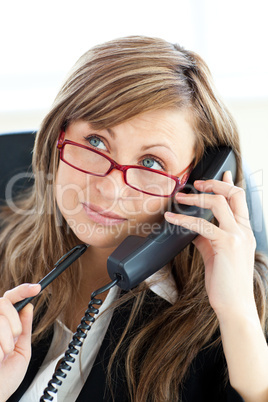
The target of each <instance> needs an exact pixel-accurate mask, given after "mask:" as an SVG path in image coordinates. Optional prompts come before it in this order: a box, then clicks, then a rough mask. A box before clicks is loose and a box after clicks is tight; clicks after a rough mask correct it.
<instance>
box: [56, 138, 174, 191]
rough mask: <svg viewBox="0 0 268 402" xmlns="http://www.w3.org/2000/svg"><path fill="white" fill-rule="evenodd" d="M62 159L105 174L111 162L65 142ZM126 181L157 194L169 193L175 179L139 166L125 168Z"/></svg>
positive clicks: (132, 185) (89, 171)
mask: <svg viewBox="0 0 268 402" xmlns="http://www.w3.org/2000/svg"><path fill="white" fill-rule="evenodd" d="M63 159H64V160H65V162H67V163H68V164H70V165H71V166H73V167H74V168H78V169H81V170H83V171H85V172H87V173H91V174H93V175H94V174H95V175H100V176H105V174H106V173H107V172H108V170H109V169H110V167H111V162H110V161H109V160H108V159H106V158H105V157H103V156H102V155H99V154H97V153H95V152H91V151H90V150H89V149H85V148H81V147H78V146H75V145H73V144H65V146H64V153H63ZM126 182H127V184H128V185H129V186H130V187H133V188H135V189H136V190H140V191H144V192H147V193H150V194H153V195H159V196H167V195H170V194H171V193H172V192H173V190H174V188H175V185H176V182H175V180H174V179H172V178H170V177H167V176H164V175H161V174H159V173H157V172H155V171H150V170H146V169H139V168H129V169H128V170H127V173H126Z"/></svg>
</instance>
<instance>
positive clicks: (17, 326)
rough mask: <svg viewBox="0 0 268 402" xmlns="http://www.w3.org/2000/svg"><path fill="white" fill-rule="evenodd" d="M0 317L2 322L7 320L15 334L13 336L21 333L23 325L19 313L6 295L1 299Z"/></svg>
mask: <svg viewBox="0 0 268 402" xmlns="http://www.w3.org/2000/svg"><path fill="white" fill-rule="evenodd" d="M0 318H1V322H3V320H6V321H7V322H8V323H9V327H10V329H11V332H12V334H13V337H17V336H19V335H20V333H21V330H22V327H21V322H20V318H19V315H18V313H17V311H16V310H15V308H14V307H13V304H12V303H11V301H10V300H8V299H7V298H5V297H2V298H1V299H0ZM1 328H2V327H1Z"/></svg>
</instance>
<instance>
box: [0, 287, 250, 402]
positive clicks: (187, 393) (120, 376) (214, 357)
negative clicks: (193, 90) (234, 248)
mask: <svg viewBox="0 0 268 402" xmlns="http://www.w3.org/2000/svg"><path fill="white" fill-rule="evenodd" d="M167 305H168V303H167V302H166V301H165V300H163V299H161V298H160V297H159V296H157V295H155V294H154V293H153V292H151V291H149V292H148V293H147V295H146V298H145V302H144V308H143V311H142V315H141V316H139V317H138V319H137V320H136V322H135V325H134V327H133V328H132V331H136V330H138V328H139V327H140V325H142V323H143V322H144V321H147V320H148V319H149V317H152V314H154V312H156V311H158V313H159V308H165V307H167ZM131 307H132V301H130V302H127V303H125V304H124V305H123V306H120V308H118V309H116V310H115V311H114V314H113V318H112V320H111V323H110V325H109V328H108V330H107V333H106V335H105V337H104V340H103V343H102V345H101V348H100V350H99V353H98V355H97V358H96V361H95V363H94V365H93V368H92V370H91V372H90V373H89V375H88V377H87V379H86V382H85V385H84V387H83V388H82V390H81V392H80V394H79V396H78V398H77V399H76V401H74V402H84V401H89V402H90V401H94V402H103V401H105V402H113V401H115V402H128V401H130V397H129V394H128V391H127V383H126V377H125V373H124V369H123V368H124V365H123V364H119V366H117V368H116V369H114V370H113V371H112V384H113V392H114V400H113V399H112V396H111V392H110V390H109V387H106V385H105V384H106V368H107V364H108V361H109V358H110V356H111V353H112V351H113V350H114V347H115V345H116V344H117V342H118V340H119V336H120V335H121V333H122V331H123V329H124V327H125V325H126V323H127V320H128V317H129V314H130V311H131ZM52 336H53V333H52V332H50V333H49V335H48V336H47V337H46V338H45V339H43V340H42V341H41V342H39V344H37V345H36V346H34V347H33V349H32V358H31V362H30V365H29V368H28V371H27V373H26V375H25V378H24V380H23V382H22V384H21V385H20V387H19V388H18V389H17V391H16V392H15V393H14V394H13V395H12V396H11V397H10V398H9V399H8V402H18V401H19V400H20V398H21V396H22V395H23V394H24V392H25V391H26V390H27V388H28V387H29V386H30V384H31V382H32V381H33V379H34V377H35V374H36V373H37V371H38V369H39V367H40V366H41V364H42V362H43V360H44V358H45V356H46V353H47V351H48V348H49V345H50V343H51V341H52ZM119 363H120V362H119ZM118 367H119V368H118ZM225 369H226V362H225V359H224V355H223V353H222V350H219V348H218V349H217V350H215V349H213V350H212V349H205V350H203V351H201V352H200V353H199V354H198V355H197V357H196V358H195V359H194V361H193V363H192V365H191V368H190V373H189V376H188V377H187V379H186V381H185V383H184V387H183V390H182V392H181V399H180V402H243V399H242V398H241V396H240V395H238V393H237V392H236V391H235V390H234V389H233V388H232V387H231V386H230V384H229V383H228V384H227V385H226V386H225V385H224V372H225ZM63 381H68V375H67V379H65V380H63ZM156 381H157V379H156ZM52 395H53V394H52ZM40 396H41V395H40ZM170 402H175V401H170Z"/></svg>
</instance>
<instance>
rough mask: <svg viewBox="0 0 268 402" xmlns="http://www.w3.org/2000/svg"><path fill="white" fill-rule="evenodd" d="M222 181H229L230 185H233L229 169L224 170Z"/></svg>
mask: <svg viewBox="0 0 268 402" xmlns="http://www.w3.org/2000/svg"><path fill="white" fill-rule="evenodd" d="M222 181H224V182H225V183H229V184H231V185H232V186H233V185H234V182H233V176H232V172H231V171H230V170H226V172H224V174H223V177H222Z"/></svg>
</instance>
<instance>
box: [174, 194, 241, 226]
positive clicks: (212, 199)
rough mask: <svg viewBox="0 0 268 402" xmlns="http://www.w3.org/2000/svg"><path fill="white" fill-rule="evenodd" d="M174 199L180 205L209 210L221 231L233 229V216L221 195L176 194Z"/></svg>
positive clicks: (234, 223) (234, 222)
mask: <svg viewBox="0 0 268 402" xmlns="http://www.w3.org/2000/svg"><path fill="white" fill-rule="evenodd" d="M175 198H176V200H177V201H178V202H179V203H180V204H186V205H191V206H196V207H199V208H204V209H210V210H211V211H212V213H213V215H214V216H215V218H216V219H217V220H218V222H219V226H220V227H221V229H223V230H226V231H230V230H232V229H234V228H235V225H236V221H235V219H234V215H233V213H232V211H231V208H230V207H229V205H228V203H227V201H226V198H225V197H224V196H223V195H214V194H206V193H202V194H192V193H190V194H184V193H177V194H176V196H175Z"/></svg>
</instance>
